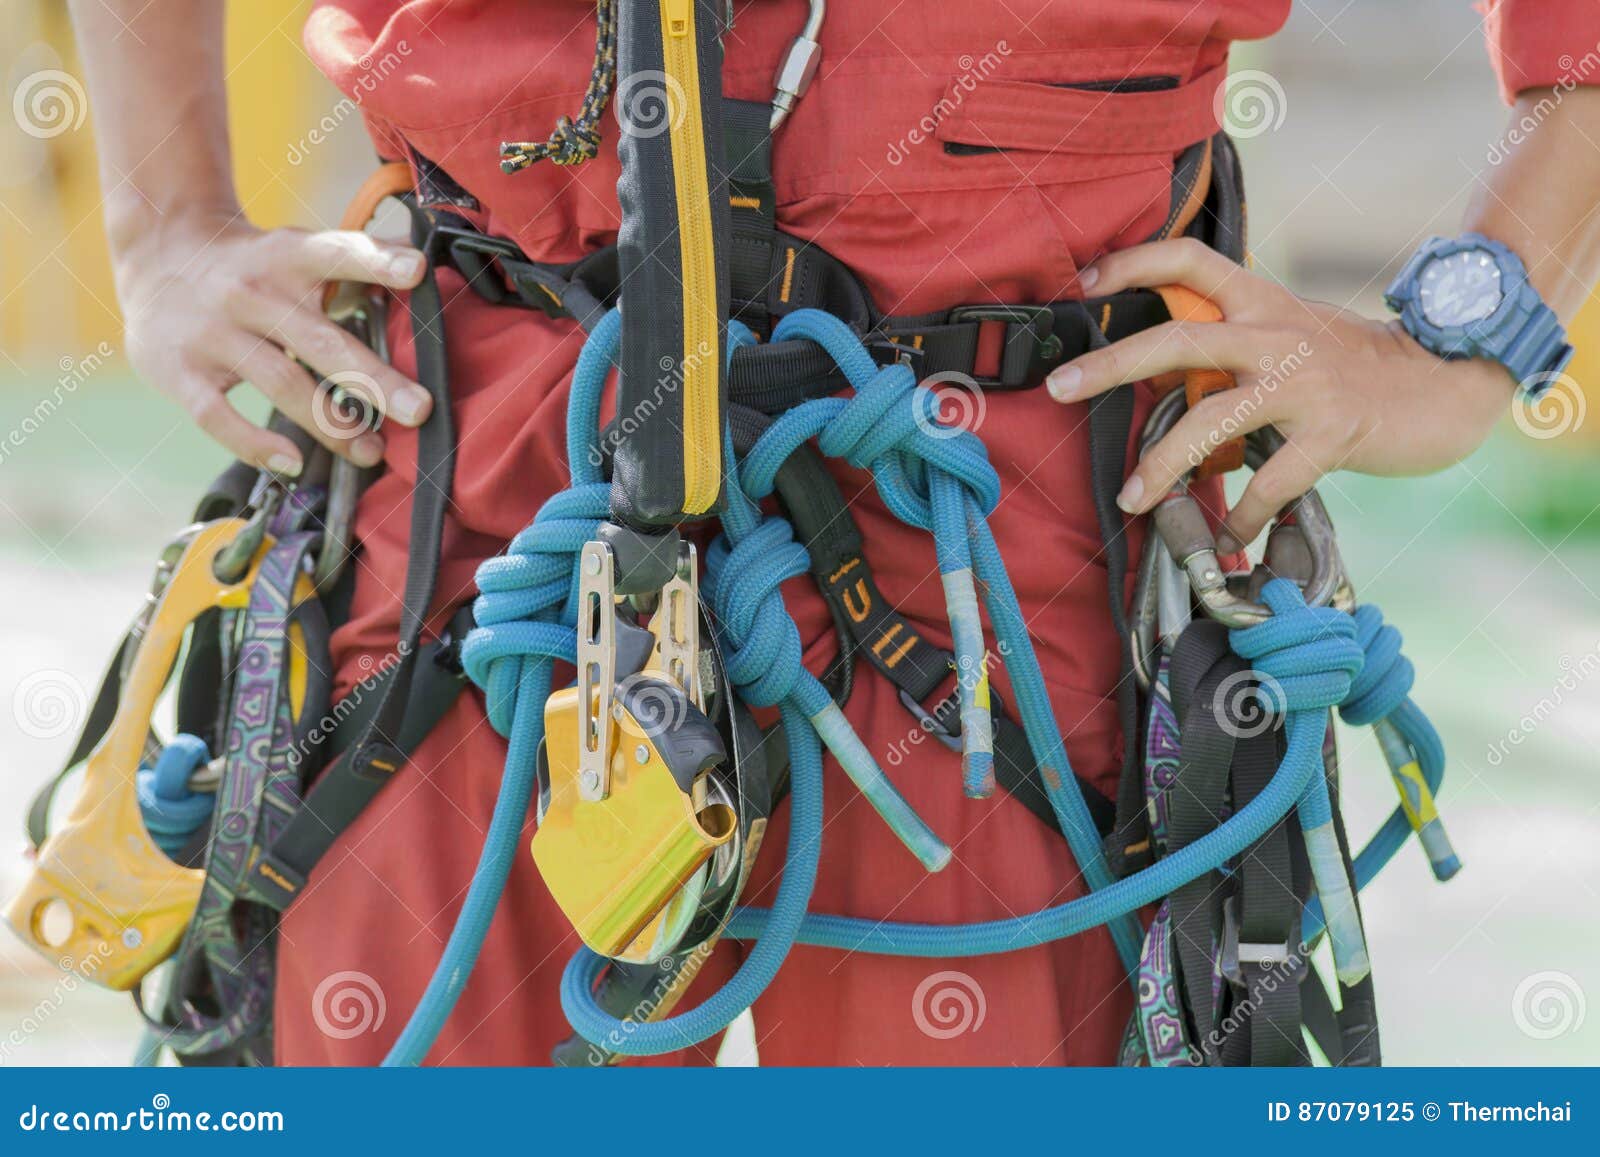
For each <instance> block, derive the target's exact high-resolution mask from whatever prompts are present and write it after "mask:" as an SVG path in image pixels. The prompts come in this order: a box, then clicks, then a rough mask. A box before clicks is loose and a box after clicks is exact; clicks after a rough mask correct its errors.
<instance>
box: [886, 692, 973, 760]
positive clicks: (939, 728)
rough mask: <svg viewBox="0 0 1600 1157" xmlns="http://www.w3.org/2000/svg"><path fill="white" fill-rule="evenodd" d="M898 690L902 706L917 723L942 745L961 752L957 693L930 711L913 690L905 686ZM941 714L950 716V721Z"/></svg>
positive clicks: (959, 713)
mask: <svg viewBox="0 0 1600 1157" xmlns="http://www.w3.org/2000/svg"><path fill="white" fill-rule="evenodd" d="M897 690H898V693H899V696H900V706H902V707H904V708H905V709H906V711H907V712H908V713H909V714H910V716H911V718H913V719H915V720H916V721H917V725H918V726H919V727H921V728H922V730H923V731H925V732H927V733H928V734H929V735H931V736H933V737H934V738H935V739H937V740H938V741H939V744H940V745H941V746H942V747H945V748H947V749H948V750H950V751H954V752H958V753H959V752H960V750H961V712H960V710H959V708H958V706H957V701H956V696H955V694H954V693H952V694H951V695H948V696H946V697H945V698H943V699H941V700H940V701H939V703H938V705H937V706H936V707H935V708H934V709H933V711H929V710H928V709H927V708H926V707H924V706H923V705H922V704H920V703H918V702H917V701H916V700H915V699H913V698H912V697H911V692H909V691H907V690H906V689H905V688H904V687H901V688H898V689H897ZM941 716H944V717H945V718H948V719H949V720H950V722H948V723H947V722H945V719H944V718H941Z"/></svg>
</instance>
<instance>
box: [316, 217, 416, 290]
mask: <svg viewBox="0 0 1600 1157" xmlns="http://www.w3.org/2000/svg"><path fill="white" fill-rule="evenodd" d="M295 236H296V237H297V239H298V244H297V245H296V246H295V252H294V255H293V257H292V264H293V267H294V269H295V270H296V271H297V272H298V273H300V274H301V275H303V276H305V277H309V278H312V279H314V280H317V281H364V282H370V283H371V284H373V285H383V286H387V287H388V288H390V289H411V288H413V287H415V286H416V284H417V282H419V281H421V280H422V271H423V260H422V254H421V253H419V252H417V250H415V249H412V248H410V247H409V246H404V245H388V244H385V243H384V242H382V241H378V240H376V239H375V238H373V237H370V236H368V235H367V234H365V233H357V232H347V231H341V230H329V231H327V232H323V233H303V234H297V235H295Z"/></svg>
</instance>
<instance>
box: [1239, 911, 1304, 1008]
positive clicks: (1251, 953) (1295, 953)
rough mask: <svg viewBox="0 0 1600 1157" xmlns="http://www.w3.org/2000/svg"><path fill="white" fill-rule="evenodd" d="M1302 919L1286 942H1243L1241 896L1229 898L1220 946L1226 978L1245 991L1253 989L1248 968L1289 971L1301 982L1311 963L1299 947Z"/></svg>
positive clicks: (1289, 975) (1293, 977) (1296, 921)
mask: <svg viewBox="0 0 1600 1157" xmlns="http://www.w3.org/2000/svg"><path fill="white" fill-rule="evenodd" d="M1299 933H1300V918H1299V916H1298V915H1297V916H1296V917H1295V922H1294V928H1293V929H1292V930H1291V932H1290V934H1289V938H1288V939H1286V940H1284V941H1283V942H1282V943H1273V942H1267V941H1254V940H1245V941H1241V940H1240V939H1239V897H1238V896H1236V895H1235V896H1229V897H1228V898H1227V899H1226V900H1224V901H1223V903H1222V943H1221V945H1220V946H1219V947H1218V952H1217V956H1218V961H1217V963H1218V965H1219V967H1220V968H1221V970H1222V975H1223V976H1225V977H1226V978H1227V979H1228V980H1230V981H1232V982H1233V983H1234V984H1237V985H1238V986H1239V987H1241V988H1247V987H1248V986H1249V982H1248V980H1247V979H1246V978H1245V975H1244V965H1246V964H1249V965H1252V966H1254V967H1256V968H1259V969H1264V970H1267V971H1271V970H1273V969H1276V968H1283V969H1286V972H1285V976H1286V977H1287V978H1289V979H1294V980H1298V979H1299V978H1300V977H1302V976H1304V975H1306V970H1307V968H1309V966H1310V961H1309V960H1308V959H1307V958H1306V957H1307V953H1305V952H1304V951H1302V949H1301V945H1300V944H1299V939H1300V935H1299Z"/></svg>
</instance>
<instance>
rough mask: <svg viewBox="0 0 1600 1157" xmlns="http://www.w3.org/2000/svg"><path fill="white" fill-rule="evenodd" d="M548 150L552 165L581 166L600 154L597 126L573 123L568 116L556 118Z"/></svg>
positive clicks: (578, 122)
mask: <svg viewBox="0 0 1600 1157" xmlns="http://www.w3.org/2000/svg"><path fill="white" fill-rule="evenodd" d="M549 150H550V160H551V162H552V163H553V164H557V165H581V164H582V163H583V162H584V161H587V160H590V159H592V158H594V157H596V156H598V155H599V153H600V129H599V126H597V125H594V124H587V123H583V122H580V121H574V120H573V119H572V118H571V117H569V116H562V117H558V118H557V119H556V127H555V128H554V129H553V130H551V133H550V143H549Z"/></svg>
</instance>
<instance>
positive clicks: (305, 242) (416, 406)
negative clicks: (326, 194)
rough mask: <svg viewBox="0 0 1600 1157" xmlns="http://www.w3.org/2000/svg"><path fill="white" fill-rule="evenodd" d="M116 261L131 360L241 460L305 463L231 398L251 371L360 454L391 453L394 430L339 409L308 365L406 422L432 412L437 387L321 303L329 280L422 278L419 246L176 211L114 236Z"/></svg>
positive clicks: (278, 467)
mask: <svg viewBox="0 0 1600 1157" xmlns="http://www.w3.org/2000/svg"><path fill="white" fill-rule="evenodd" d="M117 240H118V239H117V238H116V237H114V238H113V243H114V245H115V243H116V241H117ZM113 264H114V267H115V271H116V281H117V296H118V298H119V299H120V300H121V302H122V309H123V315H124V321H125V325H126V331H127V342H128V359H129V361H131V362H132V363H133V366H134V368H135V369H136V370H138V371H139V373H140V375H141V376H142V377H144V379H145V380H146V381H148V382H150V383H152V384H153V385H154V386H155V387H156V388H157V389H159V390H161V391H162V392H163V393H166V394H167V395H169V396H170V397H172V398H173V399H175V400H176V401H177V403H178V404H179V405H180V406H182V407H183V408H184V409H185V410H186V411H188V413H189V415H190V416H191V417H192V418H193V419H194V420H195V422H196V423H197V424H198V425H199V426H200V428H201V429H203V430H204V431H205V432H206V433H207V434H210V435H211V437H213V438H215V439H216V440H217V441H218V442H220V443H221V444H222V445H223V446H224V447H226V448H227V449H228V451H229V452H230V453H232V454H234V455H236V456H237V457H238V458H240V459H242V460H243V461H246V462H250V463H252V464H254V465H256V466H260V467H266V468H269V469H272V470H275V471H277V472H278V473H281V474H290V475H293V474H296V473H298V472H299V470H300V468H301V466H302V465H303V464H302V463H301V461H300V455H299V452H298V451H297V450H296V448H295V446H294V443H293V442H291V441H290V440H289V439H287V438H285V437H283V436H282V435H279V434H274V433H272V432H271V431H268V430H264V429H262V428H260V427H259V426H256V425H255V424H254V423H252V422H250V421H249V420H248V419H246V418H245V417H244V416H243V415H241V414H240V413H239V412H238V411H237V410H236V409H234V407H233V406H232V404H230V402H229V400H228V392H229V391H230V390H232V389H233V387H234V386H236V385H238V384H239V383H240V382H242V381H247V382H249V383H250V384H251V385H253V386H255V387H256V388H257V389H259V390H260V391H261V392H262V393H263V394H265V395H266V396H267V397H268V398H269V399H270V400H271V401H272V404H273V405H274V406H276V407H277V408H278V409H279V410H280V411H281V412H282V413H283V414H284V415H285V416H286V417H288V418H289V419H291V420H292V421H294V422H295V423H296V424H297V425H299V426H301V427H303V428H304V429H305V430H306V431H307V432H308V433H310V434H311V435H313V436H314V437H315V438H316V439H317V440H318V441H319V442H321V443H322V444H323V445H325V446H327V447H328V448H329V449H331V450H332V451H334V452H335V453H336V454H340V455H343V456H344V457H346V458H349V459H350V460H351V461H353V462H355V463H356V464H357V465H360V466H371V465H375V464H376V463H377V462H378V461H379V460H380V459H381V458H382V457H383V439H382V438H381V437H380V436H379V435H377V434H376V433H372V432H370V431H366V430H365V429H364V428H356V429H346V428H342V427H345V426H348V425H349V423H341V422H337V421H331V420H329V417H330V409H329V405H330V403H329V401H328V399H327V398H326V397H318V395H317V385H316V382H315V380H314V379H313V377H312V375H311V374H309V373H307V372H306V368H305V367H306V366H309V367H311V369H313V370H315V371H316V372H317V373H319V374H321V375H322V376H323V377H328V378H333V379H334V380H335V381H337V382H338V383H339V385H340V386H342V387H343V388H344V389H345V390H346V391H348V392H351V393H354V394H356V395H358V397H359V401H360V403H361V405H362V408H363V409H364V410H368V411H369V412H375V413H381V414H383V415H384V416H385V417H386V418H387V419H389V420H391V421H396V422H399V423H401V424H402V425H405V426H416V425H420V424H421V422H422V421H423V420H424V419H425V418H426V417H427V416H428V410H429V405H430V401H431V399H430V398H429V397H428V393H427V391H426V390H424V389H423V388H422V387H421V386H418V385H416V384H415V383H414V382H412V381H410V380H409V379H408V378H406V377H405V375H403V374H400V373H398V372H396V371H395V370H393V369H391V368H390V367H389V366H387V365H385V364H384V363H383V362H382V361H380V360H379V359H378V357H377V356H376V355H375V354H374V353H373V352H372V351H371V350H370V349H368V348H367V347H366V346H364V345H363V344H362V343H361V342H359V341H357V340H356V339H355V338H354V337H352V336H351V335H350V334H349V333H347V332H345V330H343V329H341V328H340V327H339V326H337V325H335V324H334V323H333V322H331V321H329V320H328V318H327V317H326V316H325V315H324V314H323V312H322V289H323V285H324V284H325V283H326V282H328V281H335V280H343V281H359V282H366V283H370V284H373V285H381V286H385V287H387V288H389V289H409V288H411V287H412V286H414V285H416V284H417V282H418V281H419V280H421V278H422V273H423V263H422V255H421V254H420V253H418V252H417V251H416V250H414V249H409V248H405V247H401V246H394V245H385V244H382V243H380V242H377V241H375V240H373V239H372V238H371V237H369V236H367V235H366V234H365V233H353V232H342V231H337V230H331V231H328V232H323V233H306V232H302V231H300V230H296V229H274V230H270V231H266V232H263V231H262V230H259V229H256V228H254V227H252V226H250V225H248V224H246V223H244V221H243V218H242V217H237V216H235V217H232V218H231V219H230V218H224V219H221V220H219V219H218V218H216V217H195V218H182V217H177V218H176V219H174V218H171V217H169V218H168V220H167V221H165V222H163V224H162V225H161V226H159V227H158V228H155V229H152V230H148V231H141V232H140V233H139V234H138V235H137V236H136V237H135V238H134V239H131V240H129V241H127V242H126V243H125V244H123V245H121V246H119V247H117V252H116V253H115V255H114V257H113ZM302 362H303V363H304V365H301V364H300V363H302Z"/></svg>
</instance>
